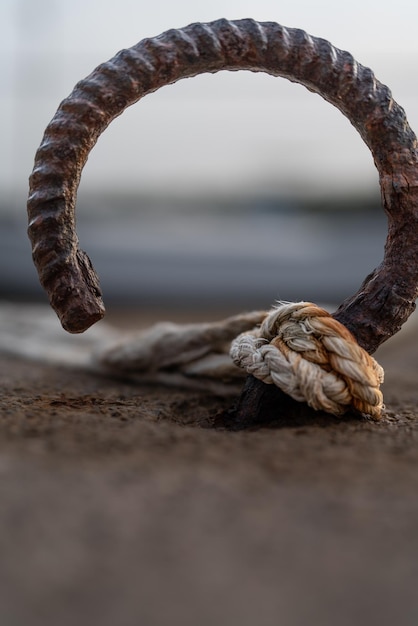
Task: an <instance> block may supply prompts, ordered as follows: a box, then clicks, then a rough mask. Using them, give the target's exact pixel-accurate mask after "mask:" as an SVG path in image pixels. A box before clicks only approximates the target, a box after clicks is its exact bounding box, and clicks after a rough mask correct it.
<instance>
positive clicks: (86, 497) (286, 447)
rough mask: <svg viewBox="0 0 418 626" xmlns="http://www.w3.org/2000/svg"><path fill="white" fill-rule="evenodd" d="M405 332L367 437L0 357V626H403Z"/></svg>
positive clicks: (416, 475) (411, 371)
mask: <svg viewBox="0 0 418 626" xmlns="http://www.w3.org/2000/svg"><path fill="white" fill-rule="evenodd" d="M417 328H418V324H417V323H415V322H413V323H412V325H410V328H409V330H408V329H406V331H405V332H403V331H402V333H401V334H400V335H399V337H396V338H394V339H393V340H392V341H390V342H388V344H387V345H386V346H384V347H383V348H382V349H381V351H380V353H378V355H377V357H378V359H379V360H380V362H381V363H382V364H383V365H384V366H385V369H386V380H387V382H386V383H385V385H384V393H385V401H386V405H387V414H386V418H385V419H384V420H382V421H381V422H380V423H377V424H376V423H371V422H368V421H361V420H354V419H347V420H344V419H343V420H336V419H334V418H332V417H324V416H321V415H318V419H317V420H315V421H307V422H306V423H298V424H292V423H286V422H285V423H284V425H283V423H282V424H281V425H280V426H278V425H277V424H276V425H275V424H273V425H271V426H268V427H263V428H258V429H257V428H254V429H251V430H248V431H244V432H229V431H226V430H221V429H214V428H211V427H210V425H211V421H212V419H213V418H214V416H215V415H216V414H217V413H218V412H219V411H220V410H222V409H224V408H226V407H227V406H229V405H230V401H228V400H225V399H223V400H222V399H218V398H215V397H209V396H207V395H205V394H204V393H198V392H190V391H188V392H183V391H178V390H177V391H173V390H170V389H165V388H161V387H146V386H144V387H139V386H134V385H132V384H125V383H121V382H115V381H112V380H111V379H107V378H103V377H96V376H93V375H88V374H80V372H77V371H73V370H71V369H65V368H57V367H51V366H41V365H34V364H33V363H29V362H25V361H23V360H20V359H12V358H10V357H1V358H0V376H1V379H0V380H1V397H0V528H1V532H0V624H1V625H2V626H38V624H39V625H40V624H42V625H49V624H51V625H52V624H54V625H59V626H67V625H73V624H74V625H75V624H77V625H78V626H84V625H89V626H90V625H94V626H95V625H98V626H99V625H100V626H131V625H132V626H134V625H135V626H137V625H141V626H160V625H161V626H162V625H165V624H170V625H176V624H179V625H180V624H181V625H183V626H189V625H190V626H192V625H193V626H213V625H228V626H235V625H237V626H238V625H239V626H270V625H272V626H273V625H274V626H277V625H278V624H280V625H281V626H304V625H306V624H312V625H320V626H328V625H329V626H346V625H347V626H349V625H350V626H351V625H352V624H359V625H361V624H367V625H368V626H373V625H375V624H376V625H379V626H385V625H386V624H387V625H389V624H390V625H391V626H393V625H394V624H396V625H397V626H406V625H411V626H412V625H416V624H417V623H418V593H417V585H418V385H417V375H418V356H417V343H418V337H417V333H416V329H417Z"/></svg>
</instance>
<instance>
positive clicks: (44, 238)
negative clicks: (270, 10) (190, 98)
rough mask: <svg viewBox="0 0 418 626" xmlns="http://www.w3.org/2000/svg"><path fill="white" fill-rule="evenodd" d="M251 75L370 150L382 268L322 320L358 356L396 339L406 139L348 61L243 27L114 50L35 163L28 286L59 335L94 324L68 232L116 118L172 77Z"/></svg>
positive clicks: (281, 33)
mask: <svg viewBox="0 0 418 626" xmlns="http://www.w3.org/2000/svg"><path fill="white" fill-rule="evenodd" d="M221 70H251V71H255V72H266V73H268V74H271V75H273V76H281V77H284V78H287V79H289V80H290V81H293V82H298V83H301V84H302V85H305V86H306V87H307V88H308V89H309V90H311V91H314V92H316V93H318V94H319V95H321V96H322V97H323V98H325V99H326V100H327V101H328V102H330V103H331V104H333V105H334V106H336V107H337V108H338V109H339V110H340V111H341V112H342V113H343V114H344V115H345V116H346V117H347V118H348V119H349V120H350V122H351V123H352V124H353V126H354V127H355V128H356V129H357V131H358V132H359V133H360V135H361V137H362V138H363V140H364V141H365V143H366V144H367V146H368V147H369V148H370V150H371V152H372V155H373V158H374V162H375V165H376V168H377V170H378V173H379V180H380V187H381V194H382V203H383V207H384V210H385V211H386V214H387V216H388V236H387V241H386V245H385V251H384V258H383V261H382V263H381V264H380V265H379V267H377V268H376V269H375V270H373V271H372V272H371V273H370V274H369V275H368V276H367V277H366V279H365V280H364V282H363V284H362V285H361V287H360V289H359V291H358V292H357V293H356V294H355V295H354V296H352V297H351V298H349V299H347V300H346V301H344V302H343V303H342V304H341V306H340V307H339V308H338V310H337V311H336V312H335V313H334V317H335V318H336V319H338V320H339V321H340V322H341V323H343V324H344V325H345V326H346V327H347V328H348V329H349V330H350V331H351V332H352V333H353V335H354V336H355V337H356V339H357V341H358V342H359V344H360V345H361V346H362V347H363V348H365V349H366V350H367V351H368V352H373V351H375V350H376V348H377V347H378V346H379V345H380V344H381V343H382V342H383V341H385V340H386V339H388V338H389V337H391V336H392V335H393V334H394V333H395V332H397V331H398V330H399V329H400V327H401V325H402V324H403V323H404V322H405V321H406V319H407V318H408V316H409V315H410V314H411V313H412V311H413V310H414V308H415V300H416V298H417V295H418V291H417V284H418V228H417V220H418V167H417V140H416V137H415V134H414V133H413V132H412V130H411V129H410V127H409V125H408V122H407V119H406V115H405V112H404V110H403V109H402V108H401V107H400V106H399V105H398V104H397V103H396V102H395V101H394V100H393V98H392V95H391V92H390V90H389V89H388V87H386V86H385V85H383V84H381V83H380V82H379V81H378V80H377V79H376V78H375V76H374V74H373V72H372V71H371V70H370V69H369V68H367V67H363V66H362V65H360V64H359V63H357V62H356V61H355V59H354V58H353V57H352V56H351V54H350V53H349V52H345V51H342V50H339V49H337V48H335V47H333V46H332V45H331V44H330V43H329V42H328V41H325V40H324V39H319V38H315V37H312V36H310V35H308V34H307V33H305V32H304V31H302V30H299V29H293V28H285V27H283V26H280V25H279V24H276V23H274V22H264V23H259V22H256V21H254V20H251V19H245V20H238V21H227V20H223V19H222V20H218V21H215V22H211V23H208V24H201V23H197V24H191V25H190V26H187V27H185V28H182V29H179V30H169V31H167V32H165V33H163V34H162V35H159V36H158V37H154V38H151V39H144V40H143V41H141V42H139V43H138V44H137V45H135V46H133V47H132V48H129V49H126V50H122V51H121V52H119V53H118V54H117V55H116V56H115V57H114V58H112V59H111V60H110V61H108V62H106V63H104V64H102V65H100V66H99V67H98V68H96V69H95V70H94V71H93V72H92V74H90V75H89V76H88V77H87V78H85V79H84V80H82V81H81V82H79V83H78V84H77V85H76V87H75V88H74V90H73V92H72V93H71V94H70V96H69V97H68V98H66V99H65V100H64V101H63V102H62V103H61V105H60V106H59V108H58V110H57V112H56V114H55V116H54V118H53V119H52V121H51V122H50V124H49V125H48V127H47V129H46V130H45V134H44V137H43V140H42V143H41V145H40V147H39V149H38V151H37V153H36V157H35V165H34V169H33V173H32V175H31V178H30V193H29V199H28V214H29V236H30V239H31V242H32V250H33V259H34V262H35V265H36V267H37V269H38V273H39V277H40V281H41V283H42V285H43V286H44V288H45V289H46V291H47V293H48V295H49V299H50V302H51V305H52V307H53V308H54V309H55V311H56V312H57V314H58V316H59V318H60V320H61V323H62V325H63V327H64V328H65V329H66V330H68V331H70V332H82V331H84V330H85V329H87V328H88V327H89V326H90V325H91V324H93V323H94V322H96V321H97V320H98V319H100V318H101V317H102V316H103V314H104V306H103V302H102V298H101V291H100V287H99V281H98V278H97V276H96V273H95V271H94V269H93V267H92V264H91V263H90V260H89V258H88V256H87V255H86V254H85V253H84V252H82V251H80V250H79V247H78V239H77V234H76V231H75V204H76V195H77V188H78V185H79V182H80V177H81V173H82V170H83V167H84V164H85V162H86V160H87V157H88V155H89V153H90V151H91V149H92V148H93V146H94V144H95V143H96V141H97V139H98V137H99V136H100V134H101V133H102V132H103V131H104V130H105V128H106V127H107V126H108V124H109V123H110V122H111V121H112V120H113V119H114V118H115V117H117V116H118V115H120V114H121V113H122V112H123V111H124V109H125V108H126V107H128V106H130V105H131V104H133V103H135V102H137V101H138V100H140V99H141V98H142V97H144V96H145V95H147V94H148V93H150V92H153V91H155V90H157V89H159V88H160V87H162V86H164V85H167V84H169V83H174V82H176V81H178V80H180V79H182V78H187V77H191V76H196V75H198V74H202V73H208V72H210V73H215V72H218V71H221Z"/></svg>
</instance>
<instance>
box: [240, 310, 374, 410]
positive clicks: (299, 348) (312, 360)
mask: <svg viewBox="0 0 418 626" xmlns="http://www.w3.org/2000/svg"><path fill="white" fill-rule="evenodd" d="M230 355H231V358H232V360H233V362H234V363H235V365H237V366H239V367H241V368H243V369H245V370H246V371H247V373H248V374H252V375H253V376H255V377H256V378H258V379H260V380H262V381H263V382H264V383H267V384H274V385H276V386H277V387H279V388H280V389H281V390H282V391H284V392H285V393H286V394H288V395H290V396H291V397H292V398H293V399H294V400H297V401H299V402H306V403H307V404H308V405H309V406H310V407H312V408H313V409H315V410H317V411H318V410H322V411H326V412H327V413H332V414H334V415H342V414H344V413H346V412H347V411H348V410H350V409H351V410H353V409H354V410H355V411H357V412H360V413H363V414H365V415H369V416H370V417H371V418H373V419H375V420H377V419H379V418H380V417H381V414H382V410H383V395H382V392H381V391H380V384H381V383H382V382H383V377H384V373H383V368H382V367H381V366H380V365H379V364H378V363H377V362H376V361H375V359H373V357H371V356H370V355H369V354H368V352H366V350H364V349H363V348H361V347H360V346H359V344H358V343H357V341H356V339H355V338H354V337H353V335H352V334H351V333H350V331H349V330H348V329H347V328H346V327H345V326H344V325H343V324H341V323H340V322H338V321H337V320H336V319H334V318H333V317H332V316H331V315H330V313H328V312H327V311H325V310H324V309H322V308H321V307H319V306H317V305H315V304H312V303H311V302H297V303H285V302H280V303H279V304H278V306H277V307H275V308H273V309H272V310H271V311H270V312H269V313H268V314H267V315H266V317H265V318H264V320H263V322H262V323H261V325H260V326H259V327H258V328H255V329H253V330H252V331H250V332H244V333H242V334H240V335H239V336H238V337H236V338H235V339H234V340H233V342H232V344H231V350H230Z"/></svg>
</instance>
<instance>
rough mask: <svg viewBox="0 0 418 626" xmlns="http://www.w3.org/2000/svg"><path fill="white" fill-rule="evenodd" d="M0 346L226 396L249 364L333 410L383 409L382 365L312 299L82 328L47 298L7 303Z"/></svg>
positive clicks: (0, 315)
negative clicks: (207, 317)
mask: <svg viewBox="0 0 418 626" xmlns="http://www.w3.org/2000/svg"><path fill="white" fill-rule="evenodd" d="M240 333H241V334H240ZM0 352H5V353H8V354H12V355H17V356H21V357H24V358H27V359H30V360H35V361H38V362H43V363H49V364H55V365H63V366H70V367H75V368H77V369H78V370H84V371H90V372H92V373H96V374H105V375H106V376H112V377H114V378H118V379H129V380H131V381H133V382H137V383H140V384H144V383H156V384H163V385H167V386H174V387H184V388H188V389H200V390H205V391H207V392H208V393H213V394H216V395H220V396H226V395H236V394H238V393H239V391H240V389H241V387H242V381H243V378H244V377H245V372H247V373H249V374H252V375H253V376H255V377H256V378H259V379H260V380H262V381H263V382H265V383H267V384H275V385H277V387H279V388H280V389H281V390H282V391H284V392H285V393H286V394H288V395H289V396H291V397H292V398H294V399H295V400H298V401H299V402H307V403H308V404H309V406H311V407H312V408H313V409H316V410H322V411H326V412H328V413H333V414H334V415H341V414H343V413H345V412H346V411H347V410H349V409H354V410H356V411H359V412H360V413H363V414H366V415H370V416H371V417H372V418H374V419H378V418H379V417H380V415H381V412H382V409H383V397H382V393H381V391H380V389H379V385H380V383H381V382H383V369H382V368H381V367H380V366H379V365H378V364H377V363H376V361H375V360H374V359H373V358H372V357H371V356H370V355H369V354H368V353H367V352H366V351H365V350H363V349H362V348H361V347H360V346H359V345H358V343H357V342H356V340H355V339H354V337H353V336H352V335H351V333H350V332H349V331H348V330H347V328H346V327H345V326H343V325H342V324H340V322H338V321H337V320H335V319H334V318H333V317H332V316H331V315H330V314H329V313H327V311H325V310H324V309H321V308H320V307H318V306H316V305H315V304H311V303H310V302H298V303H293V304H292V303H281V304H280V305H279V306H278V307H277V308H274V309H272V310H271V311H270V312H266V311H254V312H250V313H245V314H241V315H235V316H232V317H228V318H226V319H223V320H220V321H218V322H210V323H195V324H173V323H171V322H160V323H158V324H155V325H154V326H151V328H148V329H146V330H144V331H141V332H139V333H138V332H137V333H122V332H120V331H119V330H117V329H116V328H113V327H111V326H109V325H108V324H106V323H103V322H102V323H101V324H100V325H99V326H98V327H97V328H93V329H90V331H89V332H88V333H87V334H86V335H75V336H74V335H68V334H67V333H64V332H63V331H62V329H61V327H60V326H59V323H58V321H57V319H56V317H55V316H54V315H53V313H52V310H50V309H49V308H48V309H44V308H43V307H16V306H14V305H7V304H6V303H2V304H1V305H0ZM231 357H232V358H231ZM237 366H238V367H237Z"/></svg>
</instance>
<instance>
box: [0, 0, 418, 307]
mask: <svg viewBox="0 0 418 626" xmlns="http://www.w3.org/2000/svg"><path fill="white" fill-rule="evenodd" d="M220 17H226V18H228V19H240V18H244V17H252V18H254V19H257V20H261V21H262V20H266V21H277V22H279V23H281V24H283V25H285V26H290V27H299V28H302V29H304V30H306V31H308V32H309V33H310V34H312V35H315V36H319V37H324V38H326V39H328V40H330V41H331V42H332V43H333V44H334V45H335V46H337V47H339V48H342V49H346V50H349V51H350V52H351V53H352V54H353V55H354V57H355V58H356V59H357V60H358V61H359V62H360V63H362V64H363V65H368V66H370V67H371V68H372V69H373V71H374V72H375V74H376V76H377V78H378V79H379V80H380V81H381V82H384V83H386V84H388V85H389V87H390V88H391V90H392V92H393V95H394V97H395V99H396V100H397V101H398V102H399V103H400V104H401V105H402V106H403V107H404V108H405V109H406V112H407V115H408V119H409V122H410V125H411V126H412V128H415V129H416V128H418V106H417V105H418V83H417V81H416V80H415V78H416V74H417V69H416V66H417V60H418V39H417V37H416V23H417V18H418V5H417V4H416V3H415V2H413V1H412V0H410V1H402V0H399V1H398V2H397V3H391V2H388V1H386V0H383V1H382V0H380V1H377V0H376V1H369V2H368V1H367V0H351V1H350V2H349V3H337V2H335V0H323V1H322V2H315V3H312V2H311V1H310V0H293V1H292V2H281V1H278V0H257V1H256V2H255V1H254V0H248V1H243V0H223V1H222V2H221V1H220V0H210V2H209V1H208V0H205V1H203V0H178V1H176V2H172V1H171V0H153V2H148V1H145V0H119V1H118V2H110V1H109V0H72V1H71V2H65V1H63V0H36V2H33V0H2V2H1V3H0V24H1V29H2V36H1V37H0V63H1V64H2V72H1V75H2V81H1V85H0V108H1V116H0V119H1V122H0V123H1V126H2V141H1V142H0V154H1V168H0V238H1V240H0V258H1V262H0V297H1V298H2V299H14V300H21V301H33V300H39V301H43V302H44V301H46V297H45V295H44V293H43V291H42V290H41V288H40V286H39V284H38V279H37V275H36V273H35V270H34V268H33V267H32V261H31V255H30V247H29V242H28V240H27V236H26V208H25V205H26V196H27V180H28V176H29V174H30V172H31V169H32V166H33V158H34V154H35V151H36V149H37V147H38V145H39V143H40V141H41V138H42V134H43V131H44V129H45V127H46V126H47V124H48V122H49V121H50V119H51V118H52V116H53V115H54V113H55V110H56V108H57V106H58V104H59V102H60V101H61V100H62V99H63V98H64V97H66V96H67V95H68V94H69V93H70V92H71V90H72V88H73V86H74V85H75V83H76V82H77V81H78V80H80V79H81V78H83V77H84V76H86V75H87V74H89V73H90V72H91V71H92V69H94V67H95V66H97V65H98V64H99V63H101V62H103V61H106V60H108V59H109V58H111V57H112V56H113V55H114V54H115V53H116V52H117V51H118V50H120V49H121V48H124V47H130V46H132V45H134V44H135V43H136V42H138V41H139V40H141V39H142V38H144V37H148V36H154V35H157V34H159V33H161V32H163V31H165V30H167V29H169V28H175V27H182V26H185V25H187V24H188V23H191V22H194V21H211V20H214V19H218V18H220ZM77 220H78V222H77V225H78V234H79V237H80V241H81V246H82V248H83V249H85V250H86V251H87V252H88V254H89V256H90V257H91V259H92V261H93V263H94V265H95V267H96V269H97V271H98V273H99V276H100V278H101V283H102V288H103V292H104V298H105V302H106V303H107V305H110V306H111V307H119V308H123V307H125V308H126V307H137V306H143V307H146V308H149V309H165V308H170V309H175V308H179V309H185V308H186V309H187V308H193V307H194V308H200V307H205V308H206V309H208V308H212V309H216V310H219V309H220V308H222V309H225V310H226V309H228V310H231V311H232V310H233V311H236V310H239V309H241V308H243V307H245V308H264V307H269V306H270V304H271V303H273V302H274V301H275V300H276V299H283V300H301V299H308V300H309V299H312V300H314V301H316V302H322V303H325V302H326V303H334V302H336V303H339V302H340V301H341V300H342V299H343V298H345V297H347V296H349V295H351V294H352V293H354V291H356V290H357V288H358V287H359V285H360V283H361V281H362V280H363V278H364V277H365V276H366V274H367V273H368V272H369V271H371V270H372V269H373V268H374V267H375V266H376V265H377V264H378V263H379V262H380V260H381V258H382V255H383V245H384V239H385V233H386V220H385V216H384V214H383V211H382V209H381V207H380V191H379V185H378V178H377V172H376V170H375V168H374V165H373V161H372V158H371V154H370V152H369V150H368V148H367V147H366V146H365V144H363V142H362V140H361V138H360V136H359V135H358V134H357V133H356V131H355V130H354V129H353V128H352V127H351V125H350V123H349V122H348V121H347V120H346V119H345V118H344V116H343V115H342V114H341V113H340V112H339V111H337V110H336V109H334V108H333V107H332V106H331V105H330V104H328V103H326V102H325V101H324V100H322V99H321V98H320V97H319V96H316V95H313V94H312V93H310V92H308V91H307V90H306V89H305V88H304V87H302V86H300V85H294V84H291V83H290V82H288V81H286V80H284V79H277V78H273V77H270V76H267V75H264V74H253V73H249V72H238V73H236V72H234V73H231V72H221V73H219V74H217V75H203V76H199V77H196V78H193V79H189V80H183V81H180V82H179V83H177V84H175V85H171V86H169V87H165V88H163V89H160V90H159V91H158V92H156V93H154V94H152V95H149V96H147V97H146V98H144V99H143V100H142V101H141V102H139V103H137V104H136V105H134V106H132V107H131V108H129V109H128V110H127V111H125V113H124V114H123V115H122V116H121V117H120V118H118V119H117V120H115V121H114V122H113V123H112V124H111V126H110V127H109V128H108V129H107V130H106V131H105V133H104V134H103V135H102V136H101V138H100V139H99V141H98V143H97V145H96V147H95V148H94V150H93V151H92V152H91V155H90V158H89V161H88V163H87V165H86V167H85V169H84V172H83V176H82V181H81V185H80V188H79V194H78V209H77Z"/></svg>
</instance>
